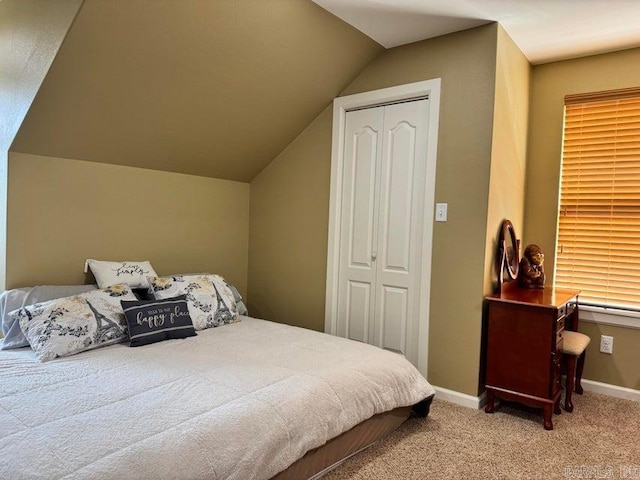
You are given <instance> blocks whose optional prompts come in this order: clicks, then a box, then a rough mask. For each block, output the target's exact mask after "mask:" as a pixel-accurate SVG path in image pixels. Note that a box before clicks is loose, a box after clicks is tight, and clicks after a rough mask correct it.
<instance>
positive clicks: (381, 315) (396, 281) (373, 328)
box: [337, 100, 431, 364]
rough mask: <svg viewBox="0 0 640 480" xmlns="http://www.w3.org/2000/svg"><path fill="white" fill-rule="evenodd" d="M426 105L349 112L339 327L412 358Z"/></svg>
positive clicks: (340, 332) (414, 356)
mask: <svg viewBox="0 0 640 480" xmlns="http://www.w3.org/2000/svg"><path fill="white" fill-rule="evenodd" d="M428 108H429V105H428V100H418V101H412V102H405V103H399V104H393V105H387V106H382V107H375V108H369V109H364V110H358V111H353V112H348V113H347V121H346V131H345V152H344V171H343V192H342V193H343V195H342V199H343V202H342V206H341V208H342V215H341V218H342V225H341V230H340V232H341V237H340V264H339V283H338V322H337V323H338V332H337V333H338V335H341V336H345V337H348V338H351V339H354V340H359V341H363V342H367V343H371V344H374V345H377V346H379V347H382V348H386V349H389V350H393V351H396V352H399V353H402V354H403V355H405V356H406V357H407V358H408V359H409V360H410V361H412V362H413V363H414V364H417V358H418V340H419V339H418V315H417V313H418V307H419V298H420V295H419V293H420V291H419V289H420V265H421V245H422V238H421V234H422V231H423V225H422V218H423V209H424V208H425V205H424V188H425V175H426V155H427V131H428V124H427V121H428ZM429 208H431V207H429Z"/></svg>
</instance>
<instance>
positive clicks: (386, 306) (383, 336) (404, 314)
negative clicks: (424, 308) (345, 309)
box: [377, 285, 409, 356]
mask: <svg viewBox="0 0 640 480" xmlns="http://www.w3.org/2000/svg"><path fill="white" fill-rule="evenodd" d="M408 293H409V292H408V290H407V289H406V288H398V287H394V286H390V285H381V286H380V294H379V297H378V298H379V299H380V300H379V302H378V305H377V307H378V309H379V311H380V318H381V322H380V331H379V336H380V340H379V343H380V346H381V347H382V348H385V349H387V350H392V351H394V352H398V353H402V354H403V355H405V356H406V355H407V322H408V310H409V309H408V307H409V305H408V303H409V302H408V297H409V295H408Z"/></svg>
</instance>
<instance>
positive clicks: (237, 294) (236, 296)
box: [133, 273, 249, 315]
mask: <svg viewBox="0 0 640 480" xmlns="http://www.w3.org/2000/svg"><path fill="white" fill-rule="evenodd" d="M194 275H211V274H210V273H181V274H179V275H169V276H170V277H190V276H194ZM220 278H222V277H220ZM224 283H225V284H226V285H227V287H229V288H230V289H231V293H233V298H234V300H235V301H236V306H237V307H238V314H239V315H249V310H247V306H246V305H245V304H244V301H243V300H242V295H240V292H238V289H237V288H236V287H235V286H234V285H232V284H231V283H229V282H227V281H226V280H224ZM133 293H136V292H133ZM136 296H138V295H137V294H136ZM141 300H145V299H144V298H141Z"/></svg>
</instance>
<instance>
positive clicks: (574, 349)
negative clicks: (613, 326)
mask: <svg viewBox="0 0 640 480" xmlns="http://www.w3.org/2000/svg"><path fill="white" fill-rule="evenodd" d="M590 341H591V339H590V338H589V337H588V336H587V335H585V334H584V333H578V332H571V331H566V330H565V332H564V339H563V341H562V353H565V354H567V355H576V356H578V355H582V352H584V349H585V348H587V345H589V342H590Z"/></svg>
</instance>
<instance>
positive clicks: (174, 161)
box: [9, 0, 384, 181]
mask: <svg viewBox="0 0 640 480" xmlns="http://www.w3.org/2000/svg"><path fill="white" fill-rule="evenodd" d="M9 1H15V0H9ZM383 50H384V49H383V47H381V46H380V45H379V44H377V43H375V42H374V41H373V40H371V39H369V38H368V37H366V36H365V35H364V34H362V33H360V32H359V31H357V30H356V29H355V28H353V27H351V26H350V25H348V24H347V23H345V22H343V21H342V20H339V19H338V18H337V17H335V16H333V15H332V14H330V13H328V12H327V11H325V10H323V9H322V8H320V7H319V6H317V5H316V4H314V3H312V2H311V1H310V0H269V1H257V0H234V1H228V0H214V1H209V0H206V1H205V0H202V1H200V0H185V1H178V0H154V1H149V0H109V1H108V2H107V1H104V0H85V1H84V3H83V5H82V7H81V9H80V12H79V13H78V15H77V17H76V19H75V21H74V23H73V25H72V27H71V29H70V30H69V33H68V35H67V37H66V38H65V40H64V43H63V45H62V47H61V48H60V51H59V53H58V55H57V56H56V58H55V61H54V63H53V65H52V66H51V69H50V70H49V73H48V74H47V76H46V78H45V81H44V82H43V84H42V86H41V88H40V90H39V92H38V94H37V96H36V98H35V100H34V102H33V104H32V106H31V108H30V110H29V112H28V114H27V116H26V118H25V120H24V122H23V123H22V126H21V128H20V130H19V131H18V134H17V136H16V138H15V140H14V143H13V145H12V147H11V150H12V151H17V152H25V153H33V154H39V155H45V156H52V157H63V158H71V159H81V160H89V161H95V162H103V163H111V164H119V165H128V166H135V167H142V168H149V169H155V170H165V171H173V172H181V173H188V174H195V175H201V176H208V177H215V178H224V179H230V180H238V181H250V180H251V179H252V178H253V177H254V176H255V175H257V174H258V173H259V172H260V171H261V170H262V169H263V168H264V167H265V166H266V165H267V164H268V163H269V162H270V161H271V160H272V159H273V158H274V157H275V156H276V155H277V154H278V153H280V152H281V151H282V150H283V149H284V148H285V147H286V146H287V145H288V144H289V143H290V142H291V141H292V140H293V139H294V138H295V137H296V136H297V134H298V133H300V132H301V131H302V130H303V129H304V128H305V127H306V126H307V125H308V124H309V123H310V122H311V120H312V119H313V118H314V117H315V116H316V115H317V114H318V113H319V112H320V111H322V109H324V108H325V107H326V106H327V105H328V104H329V103H330V102H331V100H332V99H333V98H334V97H335V96H337V95H338V94H339V93H340V91H341V90H343V89H344V87H345V86H346V85H347V84H348V83H349V82H350V81H351V80H352V79H353V78H354V77H355V76H356V75H357V74H358V73H359V72H360V71H361V70H362V69H363V68H364V67H365V65H367V64H368V63H369V62H370V61H371V60H372V59H373V58H374V57H375V56H377V55H378V54H379V53H381V52H382V51H383Z"/></svg>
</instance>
